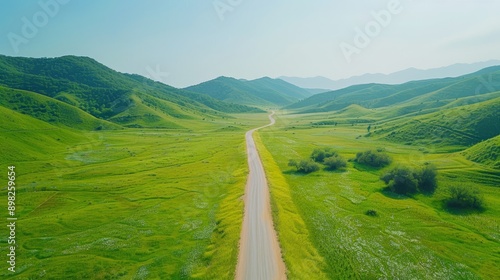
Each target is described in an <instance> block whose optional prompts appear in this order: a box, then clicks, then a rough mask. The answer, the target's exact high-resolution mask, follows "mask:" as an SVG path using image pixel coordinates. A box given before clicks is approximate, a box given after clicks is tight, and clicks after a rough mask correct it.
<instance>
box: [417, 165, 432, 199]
mask: <svg viewBox="0 0 500 280" xmlns="http://www.w3.org/2000/svg"><path fill="white" fill-rule="evenodd" d="M436 177H437V170H436V166H434V165H433V164H429V163H426V164H425V165H424V167H423V168H422V169H421V170H420V172H419V178H418V189H419V190H420V191H421V192H425V193H433V192H434V191H435V190H436V188H437V178H436Z"/></svg>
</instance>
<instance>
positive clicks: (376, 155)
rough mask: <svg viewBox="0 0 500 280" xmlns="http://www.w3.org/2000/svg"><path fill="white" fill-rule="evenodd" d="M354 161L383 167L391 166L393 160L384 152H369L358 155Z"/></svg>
mask: <svg viewBox="0 0 500 280" xmlns="http://www.w3.org/2000/svg"><path fill="white" fill-rule="evenodd" d="M354 161H356V162H358V163H361V164H366V165H369V166H373V167H383V166H386V165H389V164H391V161H392V160H391V158H390V157H389V155H388V154H386V153H385V152H383V151H379V150H377V151H374V150H368V151H364V152H359V153H357V154H356V159H355V160H354Z"/></svg>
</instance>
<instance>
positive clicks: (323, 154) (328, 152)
mask: <svg viewBox="0 0 500 280" xmlns="http://www.w3.org/2000/svg"><path fill="white" fill-rule="evenodd" d="M336 155H338V153H337V152H336V151H333V150H332V149H330V148H324V149H314V151H313V152H312V154H311V159H312V160H314V161H315V162H319V163H323V161H324V160H325V158H329V157H333V156H336Z"/></svg>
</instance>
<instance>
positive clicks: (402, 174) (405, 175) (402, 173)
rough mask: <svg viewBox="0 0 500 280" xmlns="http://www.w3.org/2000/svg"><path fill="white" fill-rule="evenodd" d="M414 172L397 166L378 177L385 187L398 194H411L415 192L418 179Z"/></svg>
mask: <svg viewBox="0 0 500 280" xmlns="http://www.w3.org/2000/svg"><path fill="white" fill-rule="evenodd" d="M416 175H417V174H416V173H415V171H414V170H413V169H411V168H409V167H406V166H397V167H395V168H393V169H392V170H390V171H389V172H387V173H385V174H384V175H382V177H380V179H381V180H382V181H384V182H385V184H386V185H387V187H388V188H389V189H390V190H391V191H393V192H395V193H399V194H412V193H416V192H417V187H418V179H417V178H416V177H417V176H416Z"/></svg>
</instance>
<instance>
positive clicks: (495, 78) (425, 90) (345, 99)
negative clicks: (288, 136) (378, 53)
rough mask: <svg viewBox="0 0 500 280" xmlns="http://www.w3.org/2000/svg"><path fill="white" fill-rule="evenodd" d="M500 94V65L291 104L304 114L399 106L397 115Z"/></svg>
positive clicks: (363, 87) (321, 95) (358, 87)
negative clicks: (354, 106)
mask: <svg viewBox="0 0 500 280" xmlns="http://www.w3.org/2000/svg"><path fill="white" fill-rule="evenodd" d="M499 95H500V66H492V67H488V68H485V69H482V70H480V71H477V72H474V73H471V74H467V75H463V76H459V77H454V78H442V79H430V80H420V81H412V82H407V83H404V84H399V85H386V84H362V85H355V86H350V87H347V88H343V89H340V90H334V91H329V92H325V93H319V94H316V95H313V96H311V97H309V98H307V99H304V100H301V101H299V102H296V103H294V104H291V105H288V106H287V107H285V108H287V109H293V110H295V111H298V112H302V113H311V112H328V111H338V110H342V109H344V108H346V107H348V106H351V105H353V104H356V105H360V106H362V107H363V108H368V109H375V108H383V107H389V106H390V107H391V108H396V107H397V108H398V111H397V112H394V113H395V114H397V115H403V114H408V113H418V112H421V111H424V112H425V111H432V110H435V109H436V108H441V107H443V106H451V104H454V105H455V106H461V105H465V104H471V103H476V102H480V101H485V100H489V99H492V98H496V97H498V96H499Z"/></svg>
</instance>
